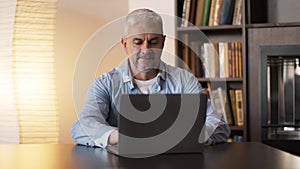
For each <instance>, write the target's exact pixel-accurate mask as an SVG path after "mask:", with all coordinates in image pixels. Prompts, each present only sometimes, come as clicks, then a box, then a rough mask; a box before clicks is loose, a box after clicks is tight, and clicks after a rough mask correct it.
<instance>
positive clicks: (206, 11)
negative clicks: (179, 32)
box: [180, 0, 243, 27]
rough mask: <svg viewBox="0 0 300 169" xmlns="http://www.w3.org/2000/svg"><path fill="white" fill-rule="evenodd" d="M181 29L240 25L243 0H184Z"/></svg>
mask: <svg viewBox="0 0 300 169" xmlns="http://www.w3.org/2000/svg"><path fill="white" fill-rule="evenodd" d="M182 3H183V4H181V5H183V7H182V13H181V15H180V17H182V21H181V27H187V26H191V25H196V26H198V27H200V26H218V25H241V23H242V6H243V0H184V1H183V2H182Z"/></svg>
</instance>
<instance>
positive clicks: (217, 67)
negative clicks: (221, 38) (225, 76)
mask: <svg viewBox="0 0 300 169" xmlns="http://www.w3.org/2000/svg"><path fill="white" fill-rule="evenodd" d="M212 45H213V47H214V48H213V57H214V76H213V77H220V58H219V43H213V44H212Z"/></svg>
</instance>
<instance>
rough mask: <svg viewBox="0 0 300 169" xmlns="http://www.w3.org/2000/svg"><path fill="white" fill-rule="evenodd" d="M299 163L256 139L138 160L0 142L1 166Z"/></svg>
mask: <svg viewBox="0 0 300 169" xmlns="http://www.w3.org/2000/svg"><path fill="white" fill-rule="evenodd" d="M299 166H300V157H298V156H294V155H291V154H289V153H286V152H283V151H280V150H278V149H275V148H272V147H269V146H267V145H264V144H262V143H256V142H242V143H226V144H220V145H214V146H207V147H205V150H204V152H203V153H199V154H166V155H158V156H154V157H149V158H140V159H131V158H124V157H118V156H115V155H113V154H110V153H108V152H107V151H106V150H104V149H101V148H91V147H85V146H78V145H77V146H76V145H72V144H47V145H46V144H19V145H0V168H1V169H2V168H3V169H67V168H70V169H96V168H97V169H98V168H102V169H117V168H119V169H131V168H137V169H140V168H143V169H148V168H149V169H150V168H151V169H155V168H159V169H160V168H161V169H176V168H180V169H182V168H189V169H193V168H197V169H198V168H202V169H208V168H209V169H216V168H222V169H227V168H228V169H241V168H243V169H248V168H251V169H257V168H272V169H277V168H278V169H282V168H289V169H293V168H299Z"/></svg>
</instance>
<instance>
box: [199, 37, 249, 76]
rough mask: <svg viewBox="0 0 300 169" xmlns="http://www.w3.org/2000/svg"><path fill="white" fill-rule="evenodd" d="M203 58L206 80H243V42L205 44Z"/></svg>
mask: <svg viewBox="0 0 300 169" xmlns="http://www.w3.org/2000/svg"><path fill="white" fill-rule="evenodd" d="M201 58H202V62H203V66H204V68H205V77H206V78H216V77H220V78H241V77H242V76H243V65H242V63H243V57H242V43H241V42H219V43H204V44H203V45H202V47H201Z"/></svg>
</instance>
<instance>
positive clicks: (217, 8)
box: [212, 0, 223, 26]
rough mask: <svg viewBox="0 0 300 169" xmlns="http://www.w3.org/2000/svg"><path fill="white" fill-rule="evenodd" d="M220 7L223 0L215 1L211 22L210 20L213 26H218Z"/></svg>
mask: <svg viewBox="0 0 300 169" xmlns="http://www.w3.org/2000/svg"><path fill="white" fill-rule="evenodd" d="M222 6H223V0H216V4H215V10H214V14H213V20H212V25H213V26H218V25H220V18H221V12H222Z"/></svg>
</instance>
